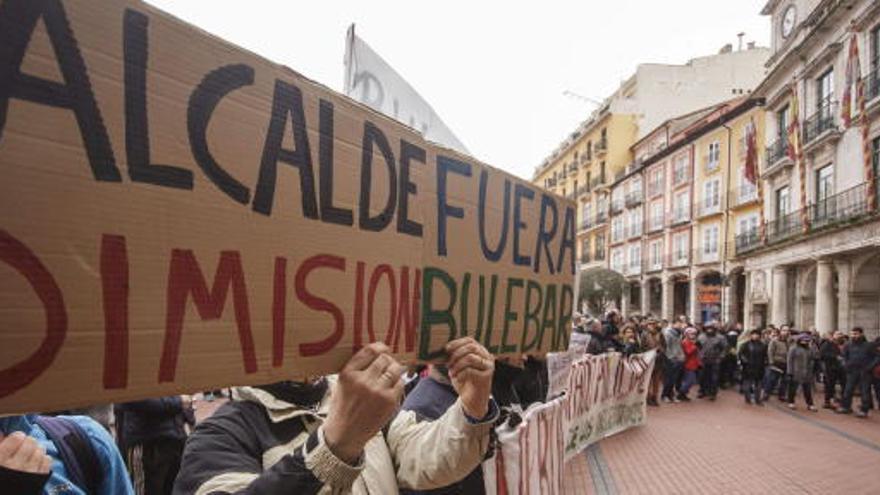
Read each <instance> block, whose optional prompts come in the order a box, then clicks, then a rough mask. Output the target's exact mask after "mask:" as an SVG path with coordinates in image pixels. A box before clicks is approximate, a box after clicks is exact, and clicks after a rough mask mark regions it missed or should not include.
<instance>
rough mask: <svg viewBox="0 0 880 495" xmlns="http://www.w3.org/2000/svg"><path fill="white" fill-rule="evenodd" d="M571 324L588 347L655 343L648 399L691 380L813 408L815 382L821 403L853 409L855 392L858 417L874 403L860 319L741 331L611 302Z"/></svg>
mask: <svg viewBox="0 0 880 495" xmlns="http://www.w3.org/2000/svg"><path fill="white" fill-rule="evenodd" d="M574 326H575V331H576V332H581V333H585V334H588V335H589V337H590V338H589V342H588V343H587V352H588V353H591V354H600V353H604V352H622V353H624V354H631V353H637V352H643V351H649V350H652V349H655V350H656V351H657V356H658V359H657V361H656V364H655V367H654V372H653V373H654V374H653V375H652V377H651V381H650V387H649V390H648V396H647V403H648V405H650V406H658V405H660V403H661V402H664V403H679V402H688V401H690V400H691V399H692V397H691V390H692V388H693V387H694V386H695V385H696V386H698V392H697V395H696V397H697V398H700V399H707V400H710V401H714V400H715V399H716V398H717V396H718V390H719V389H726V388H734V387H735V388H736V389H737V390H738V391H739V392H740V393H741V394H742V395H743V398H744V400H745V402H746V403H747V404H756V405H763V404H764V403H765V402H766V401H767V400H768V399H769V398H770V397H773V396H776V397H778V398H779V401H780V402H783V403H786V404H787V405H788V407H789V408H791V409H796V408H797V406H796V404H797V399H798V395H799V394H800V395H802V396H803V401H804V403H805V404H806V408H807V410H809V411H813V412H816V411H818V408H817V406H816V404H815V402H814V399H813V390H814V388H816V387H817V385H820V384H821V386H822V389H823V394H824V403H823V405H822V407H823V408H825V409H831V410H834V412H836V413H839V414H852V413H853V398H854V397H855V396H856V395H858V396H859V397H860V404H859V406H860V407H859V408H858V409H857V410H856V412H855V415H856V416H857V417H860V418H866V417H867V416H868V413H869V411H870V410H871V409H874V408H875V407H876V408H880V337H878V338H877V339H875V340H873V341H870V340H868V339H867V338H866V337H865V332H864V330H863V329H862V328H859V327H855V328H853V329H852V330H851V331H850V332H849V334H846V333H845V332H843V331H835V332H833V333H829V334H826V335H820V334H819V333H818V332H817V331H816V330H815V329H810V330H805V331H798V330H796V329H794V328H792V326H791V325H782V326H781V327H779V328H777V327H775V326H773V325H769V326H768V327H767V328H765V329H762V330H751V331H749V332H743V329H742V325H740V324H733V325H725V324H721V323H719V322H717V321H709V322H707V323H705V324H701V323H691V322H690V321H689V320H688V319H687V317H684V316H681V317H679V318H678V319H676V320H674V321H668V320H664V319H656V318H652V317H639V316H635V317H631V318H629V319H627V320H624V319H623V318H622V317H621V316H620V314H619V313H617V312H616V311H613V310H612V311H609V312H608V313H607V314H606V315H605V316H604V318H602V319H601V320H600V319H596V318H589V317H585V316H582V315H575V319H574Z"/></svg>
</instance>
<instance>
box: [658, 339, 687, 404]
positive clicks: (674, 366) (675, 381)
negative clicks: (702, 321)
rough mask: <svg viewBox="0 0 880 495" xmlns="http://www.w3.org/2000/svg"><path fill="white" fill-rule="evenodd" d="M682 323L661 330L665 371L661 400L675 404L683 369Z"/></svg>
mask: <svg viewBox="0 0 880 495" xmlns="http://www.w3.org/2000/svg"><path fill="white" fill-rule="evenodd" d="M681 328H682V323H681V322H676V323H674V324H672V325H671V326H669V327H666V328H665V329H664V330H663V339H664V340H665V342H666V366H667V367H666V370H665V372H664V376H663V393H662V396H661V399H662V400H663V401H664V402H676V401H678V398H677V397H675V396H674V393H675V390H676V388H677V387H678V386H679V383H680V380H681V375H682V371H683V368H684V358H685V356H684V351H683V350H682V347H681V340H682V334H681V332H682V331H681Z"/></svg>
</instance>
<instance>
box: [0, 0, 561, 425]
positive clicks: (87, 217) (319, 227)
mask: <svg viewBox="0 0 880 495" xmlns="http://www.w3.org/2000/svg"><path fill="white" fill-rule="evenodd" d="M231 21H232V22H234V20H231ZM301 21H303V19H301ZM0 47H2V49H0V413H15V412H22V411H44V410H52V409H57V408H64V407H72V406H77V405H80V404H88V403H96V402H111V401H122V400H128V399H134V398H142V397H150V396H160V395H166V394H172V393H180V392H188V391H194V390H202V389H207V388H216V387H220V386H226V385H233V384H257V383H269V382H272V381H275V380H279V379H295V378H302V377H306V376H310V375H316V374H324V373H328V372H334V371H336V370H338V369H339V368H340V367H341V366H342V365H343V364H344V363H345V362H346V361H347V360H348V358H349V357H350V356H351V355H352V353H353V352H354V351H356V350H357V349H358V348H360V347H361V346H362V345H364V344H365V343H367V342H372V341H377V340H379V341H384V342H386V343H388V344H389V345H390V346H391V347H392V348H393V350H394V352H395V353H396V354H397V356H398V357H399V358H400V359H401V360H404V361H414V360H421V361H430V360H437V359H443V344H444V343H445V342H447V341H449V340H450V339H452V338H456V337H459V336H462V335H471V336H473V337H475V338H476V339H478V340H479V341H481V342H483V343H484V344H485V345H486V346H487V347H488V348H489V349H490V351H491V352H493V353H496V354H499V355H500V354H520V353H534V354H543V353H545V352H548V351H553V350H559V349H565V348H566V347H567V345H568V343H567V341H568V332H569V329H570V323H569V319H570V314H571V311H572V300H573V291H572V287H571V284H572V282H573V274H574V265H575V261H574V255H575V234H574V224H575V210H574V205H573V203H572V202H570V201H566V200H563V199H562V198H559V197H557V196H553V195H551V194H549V193H546V192H543V191H540V190H539V189H537V188H535V187H534V186H532V185H531V184H529V183H527V182H525V181H523V180H520V179H517V178H514V177H512V176H510V175H508V174H505V173H503V172H501V171H498V170H496V169H493V168H491V167H489V166H486V165H484V164H482V163H479V162H477V161H476V160H474V159H472V158H470V157H467V156H464V155H461V154H458V153H456V152H454V151H450V150H447V149H444V148H441V147H438V146H436V145H434V144H431V143H429V142H425V141H424V140H423V139H422V138H420V137H419V135H418V134H417V133H415V132H413V131H412V130H411V129H409V128H407V127H405V126H403V125H401V124H398V123H397V122H394V121H392V120H391V119H389V118H387V117H384V116H382V115H380V114H378V113H376V112H374V111H372V110H370V109H368V108H367V107H365V106H363V105H361V104H359V103H357V102H354V101H352V100H350V99H348V98H346V97H344V96H342V95H340V94H338V93H335V92H333V91H331V90H329V89H327V88H325V87H323V86H321V85H319V84H317V83H315V82H313V81H310V80H308V79H306V78H305V77H303V76H301V75H300V74H298V73H296V72H294V71H293V70H291V69H288V68H286V67H283V66H280V65H277V64H274V63H271V62H269V61H267V60H265V59H262V58H260V57H258V56H256V55H254V54H252V53H249V52H247V51H245V50H243V49H241V48H238V47H236V46H233V45H230V44H228V43H226V42H224V41H222V40H220V39H218V38H216V37H213V36H210V35H208V34H206V33H204V32H202V31H200V30H198V29H195V28H193V27H192V26H189V25H187V24H185V23H183V22H181V21H179V20H177V19H174V18H172V17H171V16H169V15H167V14H164V13H162V12H161V11H159V10H157V9H155V8H153V7H150V6H148V5H146V4H144V3H141V2H138V1H134V0H131V1H129V0H100V1H98V0H91V1H90V0H70V1H61V0H4V1H2V2H0ZM293 48H297V49H303V50H307V49H308V47H292V49H293ZM426 63H435V62H430V61H426Z"/></svg>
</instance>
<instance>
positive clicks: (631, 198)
mask: <svg viewBox="0 0 880 495" xmlns="http://www.w3.org/2000/svg"><path fill="white" fill-rule="evenodd" d="M624 201H625V203H626V207H627V208H632V207H633V206H638V205H640V204H642V191H641V190H638V191H633V192H631V193H629V194H627V195H626V198H625V199H624Z"/></svg>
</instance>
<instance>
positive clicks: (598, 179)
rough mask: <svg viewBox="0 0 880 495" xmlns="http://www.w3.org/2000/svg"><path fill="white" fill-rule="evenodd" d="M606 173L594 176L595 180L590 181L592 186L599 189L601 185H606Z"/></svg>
mask: <svg viewBox="0 0 880 495" xmlns="http://www.w3.org/2000/svg"><path fill="white" fill-rule="evenodd" d="M605 185H606V183H605V174H604V173H601V174H599V175H598V176H596V177H593V180H592V181H590V188H591V189H597V188H599V187H602V186H605Z"/></svg>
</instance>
